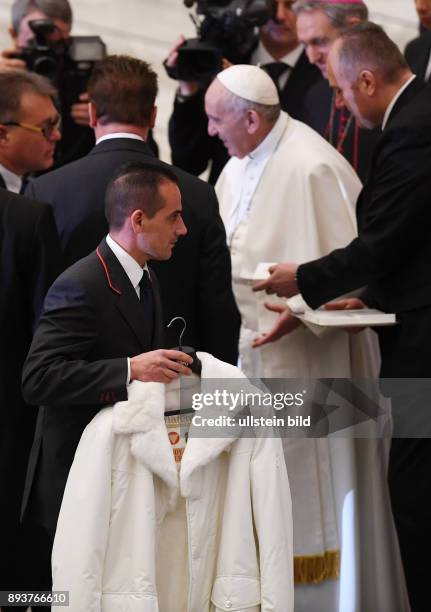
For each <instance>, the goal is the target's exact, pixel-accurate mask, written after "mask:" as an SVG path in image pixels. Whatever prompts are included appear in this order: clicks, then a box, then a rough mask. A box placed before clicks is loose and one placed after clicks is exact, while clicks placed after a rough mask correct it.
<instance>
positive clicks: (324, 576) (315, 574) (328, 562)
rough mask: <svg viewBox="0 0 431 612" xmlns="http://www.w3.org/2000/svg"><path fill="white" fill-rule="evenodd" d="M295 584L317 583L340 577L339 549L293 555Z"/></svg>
mask: <svg viewBox="0 0 431 612" xmlns="http://www.w3.org/2000/svg"><path fill="white" fill-rule="evenodd" d="M294 569H295V584H319V582H323V581H324V580H334V579H336V578H339V577H340V551H339V550H327V551H325V553H324V554H323V555H308V556H307V555H304V556H302V557H294Z"/></svg>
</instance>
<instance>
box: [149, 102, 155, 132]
mask: <svg viewBox="0 0 431 612" xmlns="http://www.w3.org/2000/svg"><path fill="white" fill-rule="evenodd" d="M156 117H157V106H153V108H152V109H151V114H150V121H149V122H148V127H149V128H150V129H153V127H154V126H155V125H156Z"/></svg>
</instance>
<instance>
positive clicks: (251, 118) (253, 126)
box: [245, 108, 262, 134]
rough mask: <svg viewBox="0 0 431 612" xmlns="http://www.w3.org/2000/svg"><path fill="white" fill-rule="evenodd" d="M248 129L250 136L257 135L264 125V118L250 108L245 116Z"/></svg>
mask: <svg viewBox="0 0 431 612" xmlns="http://www.w3.org/2000/svg"><path fill="white" fill-rule="evenodd" d="M245 122H246V128H247V132H248V133H249V134H255V133H256V132H257V131H258V129H259V127H260V126H261V123H262V118H261V116H260V115H259V113H257V112H256V111H255V110H253V109H251V108H249V109H248V111H247V113H246V116H245Z"/></svg>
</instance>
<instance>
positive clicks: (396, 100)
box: [382, 74, 416, 131]
mask: <svg viewBox="0 0 431 612" xmlns="http://www.w3.org/2000/svg"><path fill="white" fill-rule="evenodd" d="M415 78H416V75H415V74H413V75H412V76H411V77H410V78H409V80H408V81H407V82H406V83H404V85H403V86H402V87H401V89H399V90H398V92H397V93H396V94H395V96H394V97H393V98H392V101H391V103H390V104H389V106H388V108H387V109H386V112H385V114H384V117H383V122H382V131H383V130H384V129H385V127H386V124H387V123H388V121H389V117H390V115H391V112H392V111H393V110H394V106H395V104H396V103H397V102H398V100H399V98H400V97H401V95H402V94H403V92H404V90H406V89H407V87H408V86H409V85H410V83H412V82H413V81H414V80H415Z"/></svg>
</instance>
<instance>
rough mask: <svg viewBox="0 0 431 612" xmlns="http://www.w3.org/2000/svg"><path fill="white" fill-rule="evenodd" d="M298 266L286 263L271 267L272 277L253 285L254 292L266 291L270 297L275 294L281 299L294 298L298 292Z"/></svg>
mask: <svg viewBox="0 0 431 612" xmlns="http://www.w3.org/2000/svg"><path fill="white" fill-rule="evenodd" d="M297 269H298V265H297V264H293V263H285V264H277V265H276V266H271V267H270V268H269V272H270V274H271V276H270V277H269V278H267V279H265V280H263V281H259V282H257V283H255V284H254V285H253V291H266V293H268V294H269V295H271V294H273V293H275V294H276V295H278V296H279V297H287V298H290V297H293V296H294V295H296V294H297V293H299V291H298V286H297V284H296V271H297Z"/></svg>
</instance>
